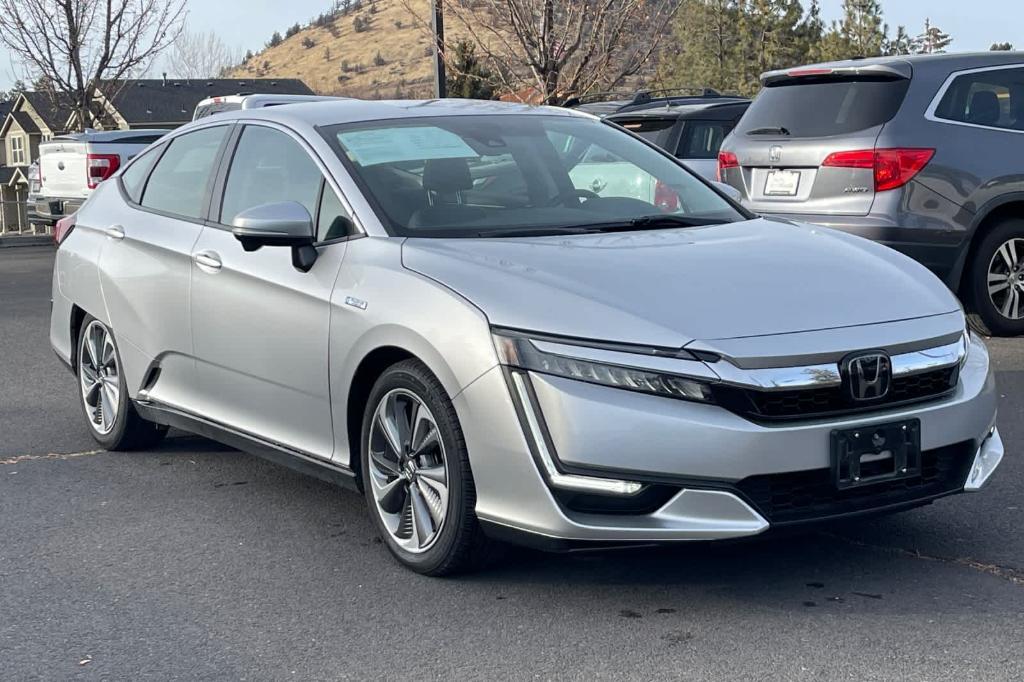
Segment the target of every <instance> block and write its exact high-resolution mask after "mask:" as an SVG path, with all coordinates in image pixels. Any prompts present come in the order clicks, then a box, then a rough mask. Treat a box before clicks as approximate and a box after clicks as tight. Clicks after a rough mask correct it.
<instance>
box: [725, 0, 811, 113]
mask: <svg viewBox="0 0 1024 682" xmlns="http://www.w3.org/2000/svg"><path fill="white" fill-rule="evenodd" d="M745 5H746V6H745V7H744V8H743V12H742V13H741V15H740V22H739V35H740V39H739V48H740V55H741V57H742V64H743V66H744V68H743V70H742V71H741V72H740V74H741V75H740V80H739V81H738V82H736V84H735V85H734V87H735V89H737V90H739V91H740V92H742V93H744V94H754V93H756V92H757V90H758V89H760V80H759V77H760V75H761V74H762V73H764V72H765V71H770V70H772V69H777V68H780V67H785V66H790V65H792V64H794V63H799V62H800V61H801V57H802V55H800V54H799V52H800V50H799V47H798V45H797V44H796V41H794V40H793V37H794V35H795V34H796V29H797V25H798V24H799V22H800V19H801V18H802V15H803V7H802V6H801V5H800V2H799V0H747V2H746V3H745Z"/></svg>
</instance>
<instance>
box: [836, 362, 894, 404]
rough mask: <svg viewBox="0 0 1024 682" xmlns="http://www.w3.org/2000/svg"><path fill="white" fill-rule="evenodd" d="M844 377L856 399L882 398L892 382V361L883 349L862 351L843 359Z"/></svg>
mask: <svg viewBox="0 0 1024 682" xmlns="http://www.w3.org/2000/svg"><path fill="white" fill-rule="evenodd" d="M842 369H843V377H844V379H845V380H846V384H847V386H848V388H849V391H850V397H851V398H853V399H854V400H856V401H865V400H880V399H882V398H884V397H885V396H886V395H888V393H889V386H890V385H891V384H892V361H891V360H890V359H889V356H888V355H887V354H885V353H883V352H881V351H872V352H870V353H861V354H859V355H853V356H850V357H848V358H846V359H845V360H844V361H843V367H842Z"/></svg>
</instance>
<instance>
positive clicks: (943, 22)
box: [0, 0, 1024, 90]
mask: <svg viewBox="0 0 1024 682" xmlns="http://www.w3.org/2000/svg"><path fill="white" fill-rule="evenodd" d="M881 3H882V9H883V11H884V13H885V20H886V22H887V23H888V24H889V27H890V32H895V30H896V26H898V25H900V24H903V25H904V26H906V27H907V33H909V34H910V35H917V34H918V33H921V32H922V31H923V30H924V19H925V17H928V18H930V19H931V21H932V24H934V25H936V26H938V27H939V28H941V29H942V30H944V31H946V32H947V33H949V34H951V35H952V36H953V44H952V45H951V46H950V50H949V51H951V52H952V51H957V52H960V51H972V50H987V49H988V47H989V45H991V44H992V43H993V42H1011V43H1013V44H1014V45H1015V46H1017V48H1018V49H1022V50H1024V2H1022V0H973V1H972V2H964V1H963V0H956V1H954V0H881ZM807 4H808V1H807V0H804V5H805V6H806V5H807ZM821 4H822V9H823V13H824V15H825V19H827V20H832V19H837V18H839V16H840V8H841V6H842V0H822V1H821ZM330 5H331V1H330V0H286V1H285V2H282V1H281V0H189V17H188V26H189V28H190V29H191V30H193V31H216V32H217V33H218V34H219V35H220V37H221V39H222V40H223V41H224V42H225V43H226V44H228V45H231V46H233V47H235V48H237V49H238V50H239V51H240V52H245V51H246V50H250V49H251V50H253V51H256V50H258V49H259V48H260V47H261V46H262V45H263V43H265V42H266V40H267V39H268V38H269V37H270V35H271V34H272V33H273V32H274V31H281V32H284V30H285V29H286V28H287V27H288V26H291V25H292V24H294V23H295V22H302V23H305V22H307V21H308V20H309V19H310V18H312V17H314V16H316V15H317V14H319V13H320V12H323V11H325V10H326V9H327V8H328V7H329V6H330ZM154 71H155V72H156V73H159V71H160V67H159V66H157V67H155V69H154ZM18 75H20V69H19V68H18V66H17V65H16V64H13V63H12V61H11V55H10V54H9V53H8V52H7V51H6V50H5V49H4V48H2V47H0V90H4V89H6V88H8V87H10V85H11V84H12V83H13V82H14V80H15V78H17V77H18ZM152 75H155V74H152Z"/></svg>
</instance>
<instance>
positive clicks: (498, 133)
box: [322, 114, 746, 237]
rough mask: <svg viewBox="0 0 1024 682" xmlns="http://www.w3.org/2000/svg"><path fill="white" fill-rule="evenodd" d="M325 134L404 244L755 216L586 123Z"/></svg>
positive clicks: (400, 126)
mask: <svg viewBox="0 0 1024 682" xmlns="http://www.w3.org/2000/svg"><path fill="white" fill-rule="evenodd" d="M322 130H323V134H324V136H325V137H326V139H327V140H328V142H329V143H330V144H332V146H334V147H335V150H336V152H337V153H338V154H339V155H341V157H342V158H343V160H344V161H345V163H346V165H347V166H348V168H349V170H350V171H351V173H352V174H353V176H354V177H355V179H356V181H357V182H358V183H359V185H360V186H361V188H362V189H363V191H364V193H365V194H366V195H367V196H368V198H369V199H370V201H371V203H372V204H373V205H374V207H375V210H376V211H377V214H378V215H379V217H380V218H381V220H382V221H383V223H384V224H385V226H387V228H388V229H389V232H390V233H392V234H395V235H399V236H406V237H501V236H516V235H519V234H525V235H533V234H564V233H571V232H574V231H588V232H589V231H601V230H604V229H608V230H614V229H623V228H627V229H628V228H631V229H667V228H672V227H675V228H678V227H685V226H687V225H706V224H714V223H723V222H734V221H737V220H744V219H745V218H746V216H745V215H744V214H743V213H742V212H741V211H740V210H738V209H736V208H734V207H733V205H732V204H730V203H729V202H728V201H727V200H726V199H724V198H723V197H722V196H721V195H719V194H718V193H717V192H715V191H714V190H712V189H711V188H710V187H708V186H707V185H706V184H705V183H704V182H703V181H701V180H699V179H698V178H696V177H695V176H694V175H692V174H691V173H690V172H689V171H687V170H685V169H684V168H683V167H681V166H680V165H679V164H678V163H676V162H675V161H673V160H672V159H671V158H668V157H667V156H665V155H664V154H662V153H659V152H658V151H657V150H655V149H652V148H651V147H650V146H648V145H647V144H645V143H644V142H642V141H640V140H638V139H636V138H634V137H633V136H631V135H629V134H627V133H625V132H623V131H621V130H619V129H617V128H615V127H613V126H611V125H607V124H604V123H601V122H599V121H596V120H593V119H589V118H582V117H576V116H572V117H570V116H558V115H551V116H545V115H536V114H526V115H515V114H510V115H497V116H495V115H491V116H445V117H425V118H413V119H402V120H390V121H374V122H372V123H359V124H343V125H337V126H328V127H325V128H323V129H322ZM663 218H664V219H663Z"/></svg>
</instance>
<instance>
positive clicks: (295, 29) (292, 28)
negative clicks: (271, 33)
mask: <svg viewBox="0 0 1024 682" xmlns="http://www.w3.org/2000/svg"><path fill="white" fill-rule="evenodd" d="M301 30H302V27H301V26H299V24H298V23H296V24H294V25H293V26H290V27H289V28H288V30H287V31H285V32H284V37H285V39H288V38H291V37H292V36H293V35H296V34H298V32H299V31H301Z"/></svg>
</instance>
